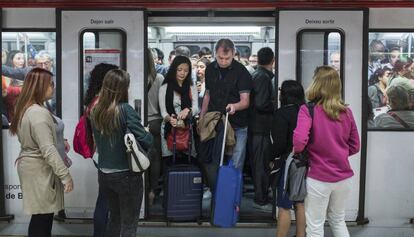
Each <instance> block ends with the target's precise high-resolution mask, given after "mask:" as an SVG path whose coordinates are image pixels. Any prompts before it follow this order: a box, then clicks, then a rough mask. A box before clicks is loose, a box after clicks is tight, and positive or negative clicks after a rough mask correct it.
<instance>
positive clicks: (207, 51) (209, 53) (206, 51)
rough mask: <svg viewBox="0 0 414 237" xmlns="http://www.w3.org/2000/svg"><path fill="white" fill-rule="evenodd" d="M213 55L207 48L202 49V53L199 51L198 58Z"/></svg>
mask: <svg viewBox="0 0 414 237" xmlns="http://www.w3.org/2000/svg"><path fill="white" fill-rule="evenodd" d="M211 54H213V53H212V52H211V50H210V49H209V48H207V47H202V48H201V49H200V51H198V57H200V58H202V57H203V56H205V55H211Z"/></svg>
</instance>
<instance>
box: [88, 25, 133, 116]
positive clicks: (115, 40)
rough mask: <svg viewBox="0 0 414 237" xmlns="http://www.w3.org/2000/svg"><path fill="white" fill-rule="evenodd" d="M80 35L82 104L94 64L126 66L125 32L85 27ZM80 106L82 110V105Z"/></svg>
mask: <svg viewBox="0 0 414 237" xmlns="http://www.w3.org/2000/svg"><path fill="white" fill-rule="evenodd" d="M80 37H81V38H80V42H81V47H80V50H81V53H80V57H81V59H80V61H81V62H82V67H81V70H80V78H81V83H80V84H81V85H82V86H81V88H80V90H81V93H80V94H81V95H82V96H81V98H80V102H81V105H83V98H84V96H85V93H86V90H87V89H88V85H89V81H90V72H91V71H92V69H93V68H94V67H95V66H96V65H98V64H100V63H108V64H114V65H116V66H118V67H120V68H122V69H125V68H126V34H125V32H124V31H122V30H119V29H108V30H106V29H105V30H103V29H99V30H91V29H87V30H84V31H82V33H81V35H80ZM80 108H81V110H82V111H83V109H82V108H83V106H80ZM82 111H81V113H80V114H82Z"/></svg>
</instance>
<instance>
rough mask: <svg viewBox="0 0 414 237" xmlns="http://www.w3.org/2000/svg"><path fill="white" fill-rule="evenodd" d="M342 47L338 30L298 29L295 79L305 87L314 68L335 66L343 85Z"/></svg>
mask: <svg viewBox="0 0 414 237" xmlns="http://www.w3.org/2000/svg"><path fill="white" fill-rule="evenodd" d="M342 48H343V34H342V33H341V32H340V31H338V30H307V29H306V30H301V31H299V33H298V54H299V55H298V57H297V60H298V62H297V64H296V72H297V73H296V74H297V80H298V81H299V82H301V83H302V85H303V87H304V88H305V89H306V88H308V87H309V85H310V84H311V82H312V77H313V74H314V71H315V69H316V68H317V67H318V66H322V65H329V66H331V67H333V68H335V69H336V70H337V71H338V73H339V75H340V76H341V79H342V85H343V81H344V77H343V75H344V74H343V67H341V62H342V61H343V60H341V59H343V53H342V52H343V50H342ZM342 90H343V88H342Z"/></svg>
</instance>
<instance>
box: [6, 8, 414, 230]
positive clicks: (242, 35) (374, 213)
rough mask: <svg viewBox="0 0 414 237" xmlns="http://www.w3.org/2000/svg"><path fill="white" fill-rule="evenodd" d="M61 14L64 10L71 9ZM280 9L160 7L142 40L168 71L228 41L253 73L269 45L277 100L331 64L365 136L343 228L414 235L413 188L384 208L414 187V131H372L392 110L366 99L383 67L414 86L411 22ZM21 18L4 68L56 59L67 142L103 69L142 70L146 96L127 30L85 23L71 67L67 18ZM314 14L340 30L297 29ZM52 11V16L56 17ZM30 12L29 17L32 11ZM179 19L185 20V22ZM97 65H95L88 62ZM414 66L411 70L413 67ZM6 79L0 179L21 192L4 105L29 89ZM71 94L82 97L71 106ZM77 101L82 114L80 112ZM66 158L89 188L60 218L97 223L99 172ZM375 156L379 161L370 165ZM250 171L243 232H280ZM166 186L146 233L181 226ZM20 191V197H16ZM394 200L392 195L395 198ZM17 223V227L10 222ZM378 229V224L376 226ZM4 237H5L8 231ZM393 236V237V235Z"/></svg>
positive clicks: (150, 210)
mask: <svg viewBox="0 0 414 237" xmlns="http://www.w3.org/2000/svg"><path fill="white" fill-rule="evenodd" d="M413 7H414V5H413ZM16 9H17V10H16ZM23 10H24V9H23ZM54 10H55V9H52V11H50V12H52V13H53V14H52V15H54V14H55V13H54ZM59 10H62V11H64V10H65V9H59ZM70 10H72V9H70ZM123 10H125V9H123ZM127 10H128V9H127ZM283 10H284V9H281V10H280V11H279V10H277V11H276V12H275V11H273V10H268V9H259V10H257V9H255V10H254V11H252V12H248V11H245V10H243V11H236V10H231V11H223V10H220V11H214V10H209V11H203V10H199V11H194V12H190V13H188V11H181V10H180V11H177V10H175V11H168V10H160V11H157V9H151V10H150V11H148V12H147V13H146V14H148V15H145V18H146V19H145V20H144V21H143V22H144V23H143V26H144V27H145V28H146V29H145V30H144V31H143V32H144V33H145V36H142V38H143V41H145V42H144V43H143V46H144V47H148V48H158V49H160V50H161V51H162V52H163V53H164V60H163V64H164V65H169V61H168V55H169V53H170V52H171V51H173V50H174V49H175V48H176V47H178V46H186V47H188V48H189V49H190V51H191V55H195V54H197V53H198V52H199V51H200V50H201V49H202V48H203V47H207V48H209V49H210V50H212V51H213V58H214V45H215V42H216V41H217V40H218V39H220V38H230V39H232V40H233V41H234V43H235V45H236V48H237V50H238V52H239V54H240V58H239V60H240V61H241V62H242V63H243V64H245V66H246V67H248V65H249V64H254V59H250V56H251V55H254V54H256V53H257V51H258V50H259V49H260V48H262V47H270V48H272V50H274V51H275V56H276V65H275V69H274V70H275V74H276V75H275V77H276V79H275V80H276V81H275V82H276V83H275V86H274V91H275V93H276V94H277V89H278V87H279V86H280V85H281V82H283V81H284V80H289V79H294V80H297V81H299V82H301V83H302V85H303V87H304V88H307V87H308V86H309V85H310V83H311V81H312V75H313V72H314V70H315V68H316V67H318V66H320V65H330V66H332V67H334V68H335V69H337V70H338V73H339V74H340V77H341V79H342V95H343V97H344V99H345V102H346V103H348V104H350V106H351V107H352V108H353V109H354V108H355V109H356V110H357V112H356V115H355V116H356V119H357V120H358V121H357V122H358V130H359V131H360V134H361V138H362V140H363V146H364V148H363V150H362V151H361V154H359V155H358V156H357V157H355V159H353V160H352V161H351V164H352V167H353V168H354V170H355V173H356V177H355V180H354V183H353V185H354V189H353V191H352V194H351V196H352V198H351V199H352V200H351V201H349V202H348V203H347V205H348V206H349V207H348V208H347V213H346V214H347V216H346V220H347V222H348V224H349V225H353V224H358V225H360V224H362V225H363V224H365V226H367V227H370V226H372V227H373V228H376V227H378V226H379V227H380V228H384V229H385V228H387V227H388V226H397V227H399V228H401V229H400V230H392V231H394V232H392V231H391V230H390V232H387V233H393V234H395V233H399V234H401V233H403V234H401V236H411V235H410V233H412V230H411V229H410V228H412V226H411V225H408V224H409V222H410V218H412V217H413V214H412V211H413V210H414V209H413V208H414V206H413V205H414V204H413V203H412V201H409V200H410V198H407V197H406V196H405V195H406V194H407V193H408V194H414V190H413V189H412V188H403V187H394V189H393V190H394V191H393V192H394V194H395V196H397V197H394V198H396V199H397V200H399V201H400V202H404V203H405V204H406V205H405V207H402V206H400V205H398V204H394V205H391V206H390V207H388V206H383V205H384V203H386V200H387V197H389V196H387V194H386V193H387V191H386V190H387V188H386V187H384V186H388V185H391V186H392V184H390V183H401V182H404V180H405V181H406V180H407V179H408V180H410V179H412V174H410V173H409V168H408V167H410V166H411V165H412V164H413V163H412V161H407V160H406V158H408V157H409V154H411V153H412V152H413V150H412V148H411V147H412V146H407V144H409V141H410V140H412V131H413V129H412V128H401V127H399V126H394V127H393V126H391V127H389V126H388V127H384V126H383V125H380V124H376V123H370V122H369V121H371V120H372V121H374V120H375V117H377V116H379V115H381V114H383V113H386V112H387V111H388V110H389V106H388V104H386V103H385V102H384V103H382V101H383V100H381V101H378V99H377V98H374V96H373V95H370V92H369V91H370V87H371V91H372V88H373V87H374V86H375V85H376V83H377V85H379V84H378V80H377V81H374V80H372V81H370V78H371V76H372V75H374V74H375V72H376V71H377V70H378V69H384V68H385V69H386V71H387V70H388V69H389V70H388V71H389V72H390V77H391V72H393V71H392V69H393V67H394V66H395V65H396V64H395V63H396V61H397V60H398V61H401V62H402V63H404V66H403V67H404V68H407V70H406V71H405V72H404V75H405V77H407V78H408V79H410V80H414V76H413V75H414V73H413V71H414V70H413V68H414V65H412V61H410V60H411V59H412V58H413V57H414V55H413V54H414V52H413V51H414V42H413V40H414V33H413V31H414V30H413V29H412V26H410V24H400V23H401V21H399V20H396V19H395V17H391V16H390V15H391V14H390V13H387V12H388V10H390V9H388V7H384V8H381V9H376V8H370V9H366V8H363V9H361V8H358V9H356V10H355V9H352V10H349V9H348V8H345V9H342V10H343V11H344V12H345V13H344V14H345V17H344V16H343V15H341V14H342V12H341V11H340V10H341V9H340V8H339V9H335V10H332V11H330V10H329V9H319V8H317V9H313V10H309V11H306V9H305V10H303V9H299V10H297V11H298V12H295V9H288V10H286V11H283ZM348 10H349V11H348ZM354 10H355V13H361V18H360V19H353V20H354V22H357V23H358V25H357V26H355V25H352V24H353V23H349V24H347V23H345V20H344V19H346V18H347V16H346V14H347V13H349V12H353V11H354ZM397 10H398V12H399V13H401V16H402V17H405V18H404V19H408V18H407V16H411V15H412V12H413V10H412V9H397ZM14 11H16V12H19V9H18V8H10V9H7V8H4V9H3V28H2V31H1V32H2V34H1V41H2V64H3V65H7V64H9V65H10V63H12V64H11V65H13V66H14V67H21V68H25V67H31V66H36V65H37V64H36V63H37V62H36V61H35V56H36V55H37V54H39V53H40V52H46V53H47V55H48V58H49V59H50V60H49V61H47V62H43V63H46V64H47V65H48V66H49V67H50V71H52V72H53V73H55V74H56V78H55V80H56V84H57V89H56V90H57V91H56V94H55V98H54V99H52V100H51V101H49V102H50V106H52V108H53V110H54V111H56V113H57V114H58V115H60V116H62V117H63V119H64V120H65V116H66V120H65V121H66V122H67V123H68V127H67V131H66V132H65V133H67V134H68V136H69V137H71V136H72V135H73V134H72V133H73V128H74V125H75V124H76V122H77V121H76V120H77V119H78V118H79V116H80V114H82V113H83V95H84V94H85V92H86V88H87V85H88V82H89V73H90V71H91V70H92V68H93V66H94V65H96V64H97V63H99V62H109V63H112V64H116V65H118V66H119V67H120V68H123V69H126V70H132V68H134V67H135V69H134V70H137V71H138V72H139V73H138V74H135V76H136V77H135V78H136V80H137V81H138V80H140V82H139V83H138V84H139V85H140V90H141V87H142V88H144V86H143V85H145V83H146V82H145V80H146V79H144V78H146V73H148V72H147V71H146V69H145V67H146V64H147V63H152V62H148V61H147V60H143V58H145V59H146V58H147V57H146V53H144V51H143V50H142V48H140V49H138V50H136V49H132V50H131V49H130V48H129V47H128V46H129V45H130V41H131V37H130V32H128V31H127V30H125V29H124V28H123V27H119V26H115V27H113V26H111V25H109V26H102V27H101V26H99V27H94V26H95V25H87V24H85V26H84V27H81V28H79V29H77V31H78V32H77V37H78V38H77V39H74V40H77V43H78V45H77V46H78V47H79V48H75V49H71V50H74V51H76V53H77V55H76V56H75V58H76V60H77V61H76V62H73V61H69V60H68V57H67V55H70V54H71V53H73V52H63V50H62V46H64V45H62V43H61V42H63V40H62V38H61V37H62V32H61V31H64V30H65V29H62V28H61V25H59V24H60V23H62V22H60V21H61V19H59V20H56V23H54V24H55V25H53V24H51V25H50V24H49V25H46V26H45V27H36V26H32V25H30V23H28V22H29V20H27V19H26V20H22V21H21V22H23V23H20V20H16V18H14V16H13V14H14ZM91 11H93V10H91ZM302 11H304V13H303V12H302ZM314 11H315V12H316V14H320V13H321V15H322V14H325V13H326V15H327V16H326V15H323V16H322V17H321V19H322V18H324V17H325V18H328V17H331V18H332V19H335V24H328V25H320V24H314V23H312V24H311V23H306V24H304V25H300V24H299V23H297V22H296V18H300V15H301V13H303V15H306V14H309V18H312V17H313V18H315V19H316V18H317V17H316V16H315V14H314V13H313V12H314ZM337 11H338V14H337ZM50 12H49V13H48V14H49V15H50ZM74 12H76V10H75V11H74ZM80 12H81V11H80ZM98 12H99V10H98ZM183 12H187V13H183ZM368 12H369V17H368V14H367V13H368ZM25 13H27V10H26V11H25ZM94 13H95V12H94ZM181 13H183V14H184V16H180V14H181ZM289 14H292V15H289ZM293 14H296V15H293ZM364 14H366V15H364ZM97 15H99V14H97ZM384 15H385V16H386V17H388V19H389V20H388V21H385V23H383V22H384V21H382V20H381V19H380V18H381V17H382V16H384ZM59 16H61V15H59V14H57V15H56V18H58V17H59ZM8 17H10V19H9V18H8ZM304 17H306V16H304ZM358 17H359V16H358ZM86 18H88V17H86ZM96 18H98V17H96ZM5 19H6V20H5ZM298 21H299V20H298ZM40 22H42V21H40ZM126 22H128V20H126ZM19 24H20V25H19ZM336 24H337V25H336ZM341 24H343V25H341ZM359 25H361V27H360V28H358V27H359ZM290 26H291V27H292V28H291V29H289V27H290ZM352 27H355V28H352ZM140 37H141V36H140ZM144 47H143V48H144ZM134 50H136V51H134ZM17 51H18V52H17ZM132 51H134V53H135V52H138V53H136V55H139V56H140V57H138V58H139V60H140V62H137V64H134V63H131V61H130V60H131V58H132V57H131V56H130V55H131V52H132ZM11 53H13V54H14V53H20V54H21V59H20V62H14V63H15V64H13V61H12V62H8V58H9V57H10V54H11ZM92 58H93V62H92V61H90V60H91V59H92ZM22 62H23V64H22ZM410 62H411V65H409V63H410ZM65 64H66V65H70V67H69V66H65ZM72 64H73V65H72ZM397 65H398V63H397ZM65 67H67V68H69V69H71V68H77V70H78V71H73V75H71V76H68V75H67V74H66V75H62V73H63V72H64V70H63V69H64V68H65ZM65 70H67V69H65ZM2 77H3V78H2V79H3V80H2V82H3V100H2V115H3V134H2V146H3V150H2V159H3V161H4V163H5V164H4V167H3V168H1V166H0V168H1V169H6V170H7V171H6V172H5V178H4V179H5V180H3V181H2V180H1V179H0V183H1V181H2V184H13V185H14V184H16V185H17V184H18V179H17V177H16V174H15V173H16V172H15V169H14V168H12V167H11V165H10V163H11V162H12V161H13V160H14V158H13V157H14V156H16V153H17V152H18V151H15V150H16V149H18V142H17V139H16V138H13V137H10V135H9V134H8V124H7V121H8V120H10V117H9V116H13V112H12V110H13V106H12V104H11V103H10V100H8V99H7V98H6V97H7V95H8V93H7V88H9V87H10V86H12V87H21V85H22V83H23V82H22V80H19V79H15V78H6V77H5V76H4V75H3V76H2ZM68 78H71V79H68ZM70 80H73V81H70ZM362 80H363V81H367V83H362V82H361V81H362ZM140 83H142V84H140ZM69 85H70V88H71V89H73V88H75V89H76V90H77V92H76V93H74V94H73V95H70V93H68V91H65V90H67V89H66V88H67V87H65V86H69ZM141 85H142V86H141ZM140 93H141V91H138V92H137V93H136V94H139V95H137V96H135V95H134V96H135V97H134V98H130V102H131V103H130V104H134V107H135V109H136V110H137V112H138V113H139V114H141V117H142V120H143V122H144V124H145V123H147V115H146V113H147V108H146V105H145V101H146V98H145V93H141V94H140ZM9 96H10V94H9ZM71 96H72V97H77V98H71ZM408 96H409V95H408ZM71 99H72V100H71ZM413 99H414V97H413V98H411V103H413V102H412V100H413ZM75 103H76V106H74V105H73V104H75ZM367 104H371V106H372V108H371V109H369V107H368V105H367ZM73 108H74V109H73ZM410 110H411V111H412V110H413V109H412V108H410ZM69 112H70V113H73V115H71V116H70V117H69V116H68V113H69ZM73 117H74V118H73ZM5 121H6V122H5ZM389 141H392V142H390V145H389V146H393V147H392V148H391V147H388V145H387V144H388V142H389ZM378 144H379V145H378ZM397 145H399V146H404V147H406V148H407V149H406V150H404V149H398V150H396V148H395V147H394V146H397ZM381 146H384V147H385V146H387V149H388V150H382V149H380V147H381ZM69 154H70V157H71V158H72V159H73V162H74V164H73V166H72V167H71V172H72V171H73V173H74V174H75V175H77V176H78V177H79V178H80V179H86V178H88V180H87V181H85V183H82V184H79V185H78V187H79V189H78V190H75V193H73V194H70V195H68V196H67V198H66V200H65V204H66V205H67V209H66V214H67V219H64V220H60V223H61V224H62V225H65V224H73V223H79V222H85V223H90V219H91V217H92V215H93V209H94V202H95V200H96V199H94V198H95V196H96V191H97V187H96V184H95V180H94V179H95V176H94V175H95V173H96V172H95V171H96V169H95V167H93V165H92V164H91V162H88V161H85V160H83V159H81V158H80V157H79V156H78V155H76V154H75V153H74V152H71V153H69ZM393 154H396V155H395V156H398V157H400V158H401V157H402V158H403V160H404V161H401V162H400V164H399V165H396V164H394V163H393V162H391V161H390V158H389V157H390V156H393ZM375 158H377V159H376V160H377V161H376V162H375V163H373V159H375ZM6 162H7V163H6ZM86 163H88V164H86ZM89 163H90V164H89ZM384 166H389V167H391V169H392V172H396V173H399V174H400V175H398V176H395V177H390V179H392V181H390V180H388V181H387V180H385V181H384V180H383V181H384V184H381V185H379V184H378V183H377V181H378V180H376V179H377V177H379V176H380V175H381V174H383V173H384V172H388V171H386V170H385V169H384ZM0 171H1V170H0ZM250 172H251V171H250V170H249V159H248V156H247V157H246V161H245V167H244V172H243V173H244V174H243V177H244V188H243V199H242V206H241V208H240V223H241V224H240V226H243V224H245V225H246V226H249V225H251V226H253V227H254V226H261V225H262V226H266V227H269V226H272V227H274V223H275V220H276V216H277V209H276V208H275V207H274V208H273V210H271V212H263V211H261V210H258V209H255V208H253V196H254V188H253V184H252V178H251V174H250ZM85 173H86V174H85ZM91 173H93V174H91ZM145 178H148V174H145ZM89 179H91V180H92V181H93V182H92V181H90V180H89ZM162 187H163V178H162V177H160V179H159V186H158V188H157V190H156V196H155V199H154V202H153V204H151V205H150V204H149V202H148V191H147V192H146V193H145V198H144V199H145V201H144V203H143V207H142V216H141V218H142V220H141V221H140V222H143V223H145V224H143V225H146V224H148V223H149V225H151V223H156V224H155V225H157V224H160V223H161V224H160V225H161V226H174V223H169V222H167V221H166V219H165V218H164V209H163V205H162V203H163V188H162ZM3 191H4V190H3ZM5 192H6V193H5V194H7V193H12V192H11V191H7V190H6V191H5ZM17 192H18V190H16V193H17ZM404 193H405V194H404ZM5 194H4V195H5ZM394 194H392V195H391V194H390V195H391V196H394ZM272 195H274V194H273V193H272V192H271V190H270V189H269V196H272ZM381 195H385V196H384V197H383V196H381ZM403 196H405V197H403ZM91 197H92V198H91ZM89 199H90V200H89ZM210 201H211V199H209V198H205V199H203V204H202V207H203V210H202V218H201V220H200V221H199V222H200V223H199V224H201V223H202V226H209V224H208V223H209V222H210V217H211V216H210V215H211V213H210V208H211V207H210ZM1 209H4V210H1ZM380 209H381V210H380ZM20 212H21V203H17V202H16V200H6V204H5V205H4V208H1V205H0V216H7V214H14V215H15V219H16V220H18V222H20V223H25V222H27V219H25V217H23V216H22V215H21V213H20ZM293 213H294V212H293V210H292V217H294V215H293ZM385 213H388V215H390V217H389V218H384V217H383V215H385ZM410 213H411V214H410ZM293 219H294V218H293ZM13 221H14V220H11V223H13ZM388 221H389V222H388ZM368 222H369V223H370V224H368ZM371 223H374V224H373V225H371ZM176 224H177V223H176ZM179 225H180V223H178V224H177V226H179ZM186 225H187V226H197V225H198V224H197V223H184V226H186ZM398 231H399V232H398ZM0 233H2V232H1V230H0ZM58 233H59V234H61V233H67V230H65V228H63V229H59V230H58ZM355 233H356V235H355V236H370V237H371V236H385V235H381V234H378V232H376V231H372V232H369V231H368V232H365V233H368V234H366V235H364V234H363V233H362V232H361V233H359V232H358V233H357V232H355ZM393 234H392V235H388V236H394V235H393ZM269 236H270V235H269ZM395 236H397V235H395Z"/></svg>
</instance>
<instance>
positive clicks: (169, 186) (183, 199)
mask: <svg viewBox="0 0 414 237" xmlns="http://www.w3.org/2000/svg"><path fill="white" fill-rule="evenodd" d="M190 127H191V126H190ZM191 137H192V134H191V128H190V141H189V153H188V162H189V164H183V165H175V161H176V146H175V144H176V143H175V136H174V143H173V166H172V167H170V168H168V170H167V174H166V175H165V181H164V195H165V196H164V213H165V217H166V219H167V220H168V221H200V219H201V210H202V198H203V182H202V175H201V172H200V169H199V168H198V167H197V166H195V165H192V164H191V147H192V144H191Z"/></svg>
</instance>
